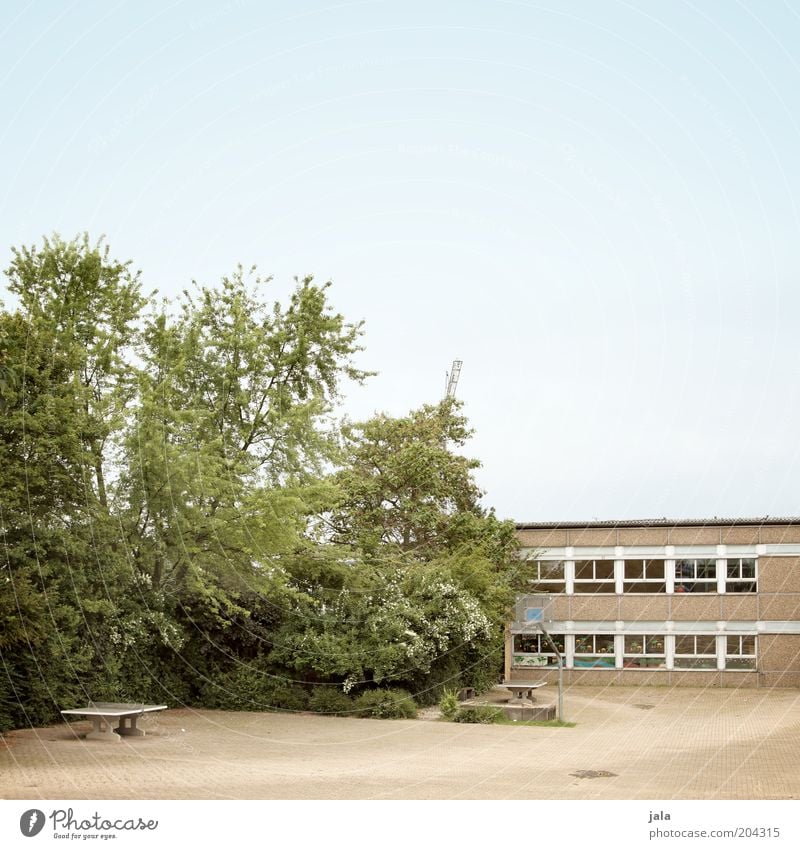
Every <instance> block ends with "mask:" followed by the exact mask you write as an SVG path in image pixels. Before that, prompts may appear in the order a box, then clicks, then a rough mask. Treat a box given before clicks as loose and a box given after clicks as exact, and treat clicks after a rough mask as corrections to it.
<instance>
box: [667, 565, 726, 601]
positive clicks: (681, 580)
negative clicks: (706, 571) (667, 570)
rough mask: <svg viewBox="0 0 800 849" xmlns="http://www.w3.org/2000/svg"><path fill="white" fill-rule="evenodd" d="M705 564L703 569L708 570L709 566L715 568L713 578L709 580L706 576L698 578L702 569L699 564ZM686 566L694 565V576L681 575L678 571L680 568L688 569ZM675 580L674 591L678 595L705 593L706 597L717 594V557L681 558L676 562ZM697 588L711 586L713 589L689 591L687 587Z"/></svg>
mask: <svg viewBox="0 0 800 849" xmlns="http://www.w3.org/2000/svg"><path fill="white" fill-rule="evenodd" d="M701 563H702V564H704V565H703V567H702V568H708V566H709V564H711V565H712V567H713V575H714V577H713V578H709V577H706V576H703V577H697V573H698V570H699V569H700V568H701V567H700V566H699V564H701ZM686 564H692V567H691V568H692V575H691V576H688V575H685V574H683V575H679V574H678V570H679V569H680V568H684V569H685V568H686ZM674 568H675V573H674V574H675V578H674V584H673V591H674V593H676V594H677V595H681V594H683V593H695V594H697V593H705V594H706V595H708V594H710V593H716V592H717V576H718V575H719V566H718V564H717V559H716V558H715V557H679V558H676V560H675V567H674ZM687 584H688V585H689V586H690V587H691V586H696V585H698V584H700V585H704V586H705V585H710V587H711V589H687V588H686V585H687ZM679 587H680V589H679Z"/></svg>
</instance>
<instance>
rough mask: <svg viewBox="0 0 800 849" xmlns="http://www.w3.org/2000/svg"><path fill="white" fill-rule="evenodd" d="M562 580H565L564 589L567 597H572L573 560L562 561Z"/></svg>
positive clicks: (573, 579) (573, 590)
mask: <svg viewBox="0 0 800 849" xmlns="http://www.w3.org/2000/svg"><path fill="white" fill-rule="evenodd" d="M564 578H565V580H566V585H565V587H564V589H565V590H566V592H567V595H573V594H574V593H575V561H574V560H565V561H564Z"/></svg>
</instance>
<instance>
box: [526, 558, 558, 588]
mask: <svg viewBox="0 0 800 849" xmlns="http://www.w3.org/2000/svg"><path fill="white" fill-rule="evenodd" d="M529 565H530V567H531V570H532V576H531V584H532V585H533V586H532V589H533V590H534V591H536V592H543V593H563V592H564V589H565V582H564V561H563V560H532V561H530V564H529Z"/></svg>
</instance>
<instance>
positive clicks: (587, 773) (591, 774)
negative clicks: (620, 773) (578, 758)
mask: <svg viewBox="0 0 800 849" xmlns="http://www.w3.org/2000/svg"><path fill="white" fill-rule="evenodd" d="M570 775H572V776H574V777H575V778H616V777H617V774H616V772H608V771H607V770H605V769H579V770H578V771H577V772H571V773H570Z"/></svg>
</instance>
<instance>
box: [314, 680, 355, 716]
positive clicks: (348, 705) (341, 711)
mask: <svg viewBox="0 0 800 849" xmlns="http://www.w3.org/2000/svg"><path fill="white" fill-rule="evenodd" d="M308 707H309V709H310V710H313V711H314V713H327V714H328V715H330V716H352V714H353V700H352V699H351V698H350V696H348V695H346V694H345V693H343V692H342V691H341V690H337V689H336V687H314V691H313V692H312V693H311V698H310V699H309V700H308Z"/></svg>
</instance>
